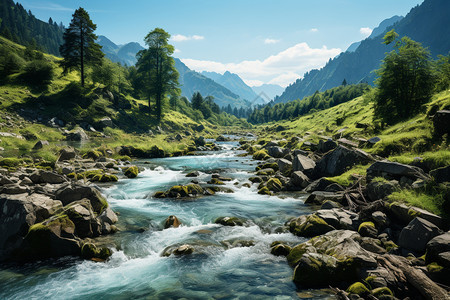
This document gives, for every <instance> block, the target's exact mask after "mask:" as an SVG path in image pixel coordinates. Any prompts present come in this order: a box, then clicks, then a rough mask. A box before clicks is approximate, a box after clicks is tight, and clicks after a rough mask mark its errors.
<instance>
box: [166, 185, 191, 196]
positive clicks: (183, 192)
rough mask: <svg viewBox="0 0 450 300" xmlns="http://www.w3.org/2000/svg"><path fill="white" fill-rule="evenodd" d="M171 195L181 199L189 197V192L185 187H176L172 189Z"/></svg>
mask: <svg viewBox="0 0 450 300" xmlns="http://www.w3.org/2000/svg"><path fill="white" fill-rule="evenodd" d="M169 195H174V196H176V195H180V196H181V197H186V196H187V195H189V190H188V188H187V187H186V186H184V185H175V186H173V187H171V188H170V190H169Z"/></svg>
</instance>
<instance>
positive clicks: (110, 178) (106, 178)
mask: <svg viewBox="0 0 450 300" xmlns="http://www.w3.org/2000/svg"><path fill="white" fill-rule="evenodd" d="M118 180H119V178H118V177H117V176H116V175H114V174H104V175H102V176H101V178H100V180H99V181H100V182H116V181H118Z"/></svg>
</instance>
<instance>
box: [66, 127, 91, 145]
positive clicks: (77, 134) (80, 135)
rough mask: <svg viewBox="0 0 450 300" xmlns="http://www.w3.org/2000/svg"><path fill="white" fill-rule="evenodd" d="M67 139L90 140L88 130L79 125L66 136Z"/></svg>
mask: <svg viewBox="0 0 450 300" xmlns="http://www.w3.org/2000/svg"><path fill="white" fill-rule="evenodd" d="M66 140H68V141H78V142H80V141H88V140H89V136H88V135H87V134H86V132H85V131H84V130H83V128H80V127H78V128H77V129H76V130H75V131H73V132H69V134H68V135H67V136H66Z"/></svg>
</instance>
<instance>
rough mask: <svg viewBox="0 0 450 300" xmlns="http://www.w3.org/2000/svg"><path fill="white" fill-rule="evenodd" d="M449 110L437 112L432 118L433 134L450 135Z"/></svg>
mask: <svg viewBox="0 0 450 300" xmlns="http://www.w3.org/2000/svg"><path fill="white" fill-rule="evenodd" d="M448 124H450V110H439V111H437V112H436V114H435V115H434V117H433V126H434V132H435V133H436V134H440V135H443V134H446V133H450V126H449V125H448Z"/></svg>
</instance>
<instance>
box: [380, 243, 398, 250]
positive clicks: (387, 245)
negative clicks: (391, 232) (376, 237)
mask: <svg viewBox="0 0 450 300" xmlns="http://www.w3.org/2000/svg"><path fill="white" fill-rule="evenodd" d="M383 247H384V248H385V249H386V251H388V252H389V251H390V250H392V249H396V248H398V245H397V244H396V243H394V242H393V241H386V242H383Z"/></svg>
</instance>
